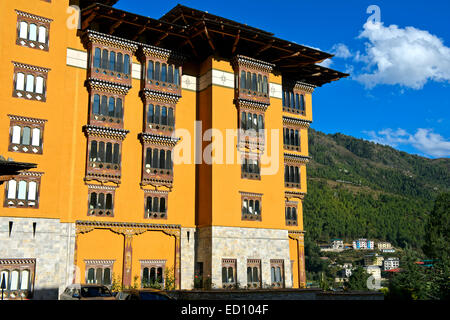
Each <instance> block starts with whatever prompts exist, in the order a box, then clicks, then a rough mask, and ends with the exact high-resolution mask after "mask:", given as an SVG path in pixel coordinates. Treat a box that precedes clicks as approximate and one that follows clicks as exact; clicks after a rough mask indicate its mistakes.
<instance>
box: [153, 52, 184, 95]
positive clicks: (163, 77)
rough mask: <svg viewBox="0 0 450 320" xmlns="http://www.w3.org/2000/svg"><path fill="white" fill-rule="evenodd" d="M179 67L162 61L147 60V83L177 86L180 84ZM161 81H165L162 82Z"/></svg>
mask: <svg viewBox="0 0 450 320" xmlns="http://www.w3.org/2000/svg"><path fill="white" fill-rule="evenodd" d="M179 77H180V71H179V67H178V66H176V65H174V64H167V63H165V62H162V61H153V60H151V59H149V60H147V80H146V81H147V83H149V84H153V85H156V86H160V85H161V86H164V87H165V86H167V87H170V88H171V87H173V86H172V85H175V87H177V86H178V85H179V84H180V79H179ZM160 82H164V84H161V83H160Z"/></svg>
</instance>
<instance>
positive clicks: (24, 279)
mask: <svg viewBox="0 0 450 320" xmlns="http://www.w3.org/2000/svg"><path fill="white" fill-rule="evenodd" d="M29 288H30V271H29V270H23V271H22V274H21V277H20V290H28V289H29Z"/></svg>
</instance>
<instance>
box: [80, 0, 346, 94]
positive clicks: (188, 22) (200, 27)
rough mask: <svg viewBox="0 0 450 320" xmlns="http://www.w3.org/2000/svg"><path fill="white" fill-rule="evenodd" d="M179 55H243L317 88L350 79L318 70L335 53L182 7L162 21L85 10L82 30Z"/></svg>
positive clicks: (109, 9) (101, 9) (199, 58)
mask: <svg viewBox="0 0 450 320" xmlns="http://www.w3.org/2000/svg"><path fill="white" fill-rule="evenodd" d="M89 28H90V29H94V30H96V31H99V32H102V33H106V34H110V35H114V36H118V37H122V38H126V39H130V40H133V41H138V42H142V43H145V44H150V45H154V46H159V47H163V48H166V49H171V50H174V51H179V52H181V53H182V54H183V55H185V56H190V57H191V58H192V59H196V60H197V61H203V60H204V59H205V58H207V57H209V56H211V55H216V56H220V57H222V58H227V59H232V58H233V57H234V56H235V55H237V54H240V55H244V56H248V57H252V58H255V59H258V60H262V61H265V62H268V63H272V64H274V65H275V68H274V72H278V73H281V74H282V75H284V76H286V77H287V78H290V79H291V80H295V81H302V82H306V83H309V84H312V85H314V86H321V85H323V84H325V83H328V82H331V81H334V80H338V79H340V78H343V77H347V76H349V75H348V74H346V73H342V72H339V71H336V70H332V69H328V68H324V67H321V66H318V65H316V63H320V62H322V61H323V60H325V59H328V58H331V57H333V55H332V54H329V53H326V52H322V51H320V50H316V49H313V48H310V47H307V46H303V45H299V44H296V43H293V42H289V41H286V40H283V39H279V38H277V37H274V35H273V34H272V33H269V32H266V31H263V30H260V29H257V28H253V27H250V26H247V25H245V24H241V23H238V22H235V21H232V20H229V19H225V18H222V17H219V16H215V15H212V14H209V13H207V12H203V11H199V10H196V9H191V8H188V7H185V6H181V5H177V6H176V7H175V8H173V9H172V10H171V11H169V12H168V13H167V14H165V15H164V16H163V17H162V18H161V19H159V20H157V19H152V18H148V17H144V16H139V15H136V14H133V13H129V12H126V11H122V10H118V9H115V8H112V7H110V6H107V5H104V4H99V3H96V4H94V5H91V6H89V7H87V8H85V9H83V10H82V29H83V30H86V29H89Z"/></svg>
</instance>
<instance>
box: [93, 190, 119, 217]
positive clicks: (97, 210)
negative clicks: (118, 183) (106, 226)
mask: <svg viewBox="0 0 450 320" xmlns="http://www.w3.org/2000/svg"><path fill="white" fill-rule="evenodd" d="M114 193H115V187H109V186H97V185H89V193H88V194H89V199H88V201H89V203H88V216H97V217H114Z"/></svg>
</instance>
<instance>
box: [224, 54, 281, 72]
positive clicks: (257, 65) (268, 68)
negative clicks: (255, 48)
mask: <svg viewBox="0 0 450 320" xmlns="http://www.w3.org/2000/svg"><path fill="white" fill-rule="evenodd" d="M232 65H233V66H234V67H237V66H241V67H247V68H250V69H255V70H259V71H262V72H267V73H270V72H272V70H273V68H274V67H275V64H273V63H269V62H265V61H262V60H258V59H255V58H251V57H246V56H243V55H237V56H236V57H234V59H233V60H232Z"/></svg>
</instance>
